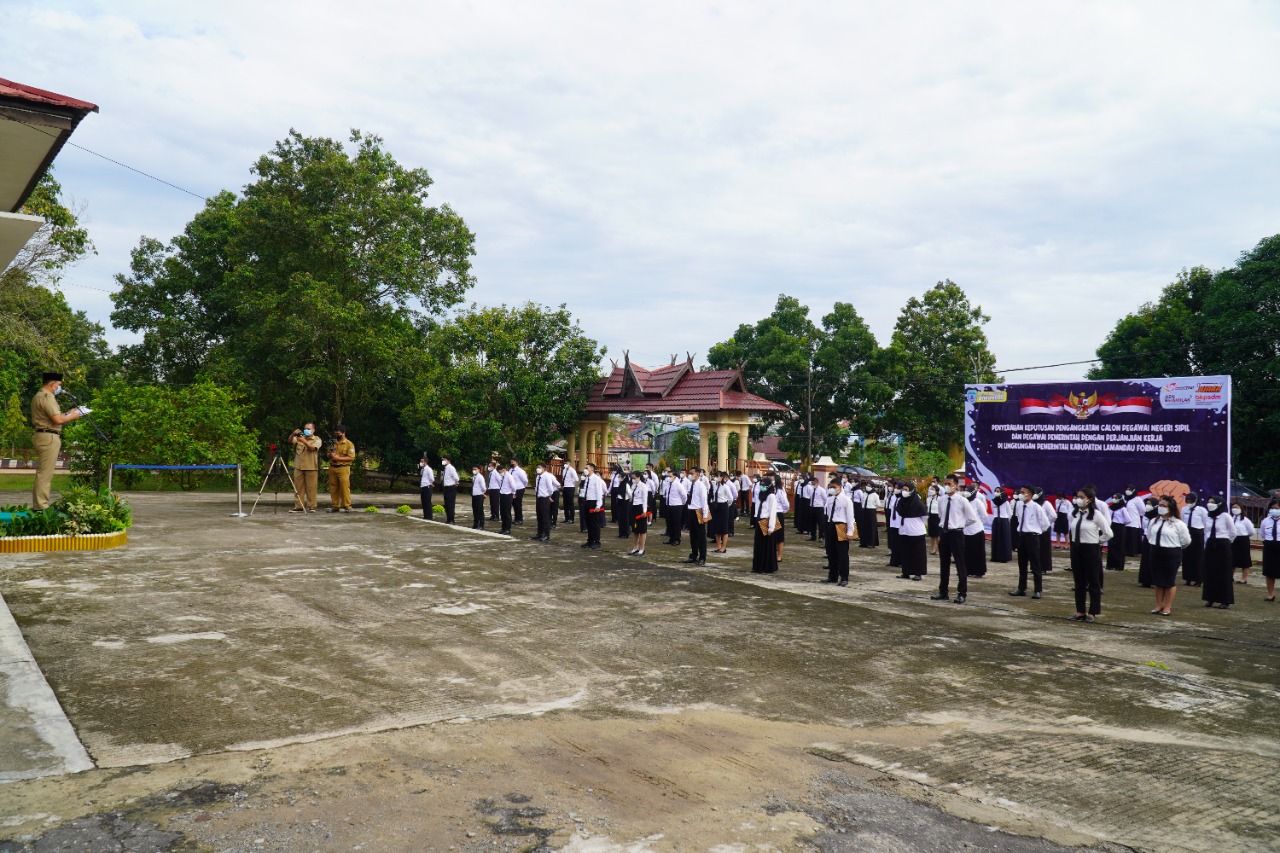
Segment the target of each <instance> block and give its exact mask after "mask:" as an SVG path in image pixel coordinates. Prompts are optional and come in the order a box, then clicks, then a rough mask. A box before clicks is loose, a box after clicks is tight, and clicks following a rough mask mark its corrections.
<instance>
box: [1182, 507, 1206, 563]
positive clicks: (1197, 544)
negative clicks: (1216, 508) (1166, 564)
mask: <svg viewBox="0 0 1280 853" xmlns="http://www.w3.org/2000/svg"><path fill="white" fill-rule="evenodd" d="M1186 501H1187V503H1186V506H1184V507H1183V508H1182V523H1183V524H1185V525H1186V526H1187V532H1188V533H1190V534H1191V544H1190V545H1188V546H1187V547H1186V548H1185V549H1183V552H1182V580H1183V581H1185V582H1186V584H1187V586H1200V583H1201V581H1202V580H1203V574H1204V569H1203V566H1204V531H1205V528H1206V527H1208V526H1209V515H1208V513H1206V512H1205V510H1204V507H1202V506H1200V505H1199V504H1200V496H1199V495H1197V494H1196V493H1195V492H1191V493H1189V494H1188V495H1187V498H1186Z"/></svg>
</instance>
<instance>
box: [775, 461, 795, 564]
mask: <svg viewBox="0 0 1280 853" xmlns="http://www.w3.org/2000/svg"><path fill="white" fill-rule="evenodd" d="M771 480H772V482H773V497H774V500H775V501H776V502H777V504H778V529H777V530H775V531H774V532H773V544H774V546H775V548H776V549H777V552H778V562H779V563H781V562H782V546H783V545H785V544H786V541H787V510H789V509H791V502H790V501H789V500H787V484H786V483H784V482H783V480H782V478H781V477H779V476H778V475H777V474H774V475H773V477H772V478H771Z"/></svg>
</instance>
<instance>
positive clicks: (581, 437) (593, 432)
mask: <svg viewBox="0 0 1280 853" xmlns="http://www.w3.org/2000/svg"><path fill="white" fill-rule="evenodd" d="M597 442H599V445H600V449H599V450H596V443H597ZM578 443H579V446H578V456H577V462H576V463H575V464H576V466H577V468H578V470H579V471H581V470H582V469H583V467H584V466H586V464H587V463H588V462H594V463H595V464H596V465H602V464H604V460H605V457H607V456H608V455H609V416H608V414H603V415H597V416H596V417H593V418H588V419H587V420H584V421H583V422H582V423H580V424H578Z"/></svg>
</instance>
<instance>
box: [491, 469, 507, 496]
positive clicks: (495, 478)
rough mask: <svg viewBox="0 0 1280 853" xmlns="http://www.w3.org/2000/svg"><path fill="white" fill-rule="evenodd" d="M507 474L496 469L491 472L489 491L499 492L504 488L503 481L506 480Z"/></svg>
mask: <svg viewBox="0 0 1280 853" xmlns="http://www.w3.org/2000/svg"><path fill="white" fill-rule="evenodd" d="M506 476H507V475H506V474H505V473H503V472H502V471H499V470H498V469H497V468H494V469H493V470H492V471H490V472H489V491H491V492H493V491H497V490H499V489H501V488H502V481H503V480H504V479H506Z"/></svg>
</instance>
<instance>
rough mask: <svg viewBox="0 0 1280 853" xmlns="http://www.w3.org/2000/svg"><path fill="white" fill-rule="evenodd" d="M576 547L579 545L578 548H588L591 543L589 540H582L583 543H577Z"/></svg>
mask: <svg viewBox="0 0 1280 853" xmlns="http://www.w3.org/2000/svg"><path fill="white" fill-rule="evenodd" d="M578 547H579V548H590V547H591V543H590V542H583V543H582V544H581V545H579V546H578Z"/></svg>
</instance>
